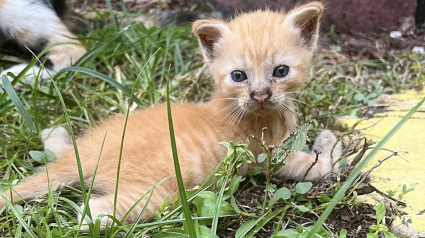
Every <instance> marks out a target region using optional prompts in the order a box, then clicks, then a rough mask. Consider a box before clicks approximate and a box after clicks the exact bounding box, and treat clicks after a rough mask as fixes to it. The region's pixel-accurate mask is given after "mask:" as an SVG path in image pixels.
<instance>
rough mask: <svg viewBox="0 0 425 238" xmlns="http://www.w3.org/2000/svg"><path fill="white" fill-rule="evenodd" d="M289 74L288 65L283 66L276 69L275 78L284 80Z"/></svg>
mask: <svg viewBox="0 0 425 238" xmlns="http://www.w3.org/2000/svg"><path fill="white" fill-rule="evenodd" d="M288 73H289V67H288V66H287V65H281V66H278V67H276V68H275V69H274V71H273V76H274V77H278V78H283V77H285V76H286V75H288Z"/></svg>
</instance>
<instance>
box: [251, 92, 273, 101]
mask: <svg viewBox="0 0 425 238" xmlns="http://www.w3.org/2000/svg"><path fill="white" fill-rule="evenodd" d="M250 96H251V98H252V99H254V100H255V101H257V102H258V103H260V104H263V103H264V102H265V101H266V100H267V99H269V98H270V97H271V96H272V93H271V92H270V90H264V91H262V92H252V93H251V95H250Z"/></svg>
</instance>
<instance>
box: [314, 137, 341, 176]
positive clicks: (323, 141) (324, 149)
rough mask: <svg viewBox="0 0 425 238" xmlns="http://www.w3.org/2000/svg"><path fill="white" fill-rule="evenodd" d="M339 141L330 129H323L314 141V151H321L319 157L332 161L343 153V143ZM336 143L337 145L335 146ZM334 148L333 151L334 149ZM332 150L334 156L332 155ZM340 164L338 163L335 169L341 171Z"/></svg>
mask: <svg viewBox="0 0 425 238" xmlns="http://www.w3.org/2000/svg"><path fill="white" fill-rule="evenodd" d="M335 143H337V138H336V136H335V135H334V134H333V133H332V132H331V131H329V130H324V131H322V132H321V133H320V134H319V136H318V137H317V138H316V141H315V142H314V146H313V151H317V152H319V153H320V155H319V158H320V159H322V160H330V162H332V163H333V162H335V161H337V160H338V159H339V158H340V157H341V155H342V144H341V142H338V143H337V144H336V145H335ZM334 145H335V147H334ZM332 148H333V151H332ZM331 152H332V156H331ZM338 167H339V166H338V165H336V166H335V167H334V169H333V171H339V168H338Z"/></svg>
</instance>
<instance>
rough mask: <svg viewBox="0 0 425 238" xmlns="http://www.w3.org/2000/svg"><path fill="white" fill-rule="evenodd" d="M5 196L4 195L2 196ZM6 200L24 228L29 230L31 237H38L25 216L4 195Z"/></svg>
mask: <svg viewBox="0 0 425 238" xmlns="http://www.w3.org/2000/svg"><path fill="white" fill-rule="evenodd" d="M2 197H3V196H2ZM3 199H4V201H5V202H6V204H7V206H8V207H9V208H10V210H11V211H12V213H13V214H14V215H15V218H16V219H18V221H19V223H20V224H21V225H22V226H23V228H24V229H25V230H26V231H27V232H28V235H29V236H30V237H34V238H37V235H36V234H35V233H34V232H33V231H32V230H31V228H30V227H29V226H28V224H27V223H26V222H25V220H24V218H22V216H21V215H20V214H19V212H18V211H17V210H16V209H15V207H14V206H13V204H12V203H10V202H9V201H8V200H7V199H6V198H5V197H3Z"/></svg>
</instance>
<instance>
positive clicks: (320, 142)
mask: <svg viewBox="0 0 425 238" xmlns="http://www.w3.org/2000/svg"><path fill="white" fill-rule="evenodd" d="M336 142H337V138H336V137H335V135H334V134H333V133H332V132H330V131H328V130H324V131H322V132H321V133H320V134H319V136H318V137H317V138H316V141H315V143H314V146H313V152H311V153H305V152H297V153H293V154H290V155H289V156H288V158H286V160H285V165H284V166H283V167H282V169H281V170H279V171H278V172H277V173H276V174H275V175H276V176H278V177H284V178H287V179H294V180H303V179H304V180H307V181H314V180H317V179H320V178H321V177H323V176H325V175H326V174H328V173H330V172H337V171H339V169H338V168H336V167H338V165H336V166H335V168H332V164H333V162H335V161H337V160H338V159H339V158H340V157H341V154H342V145H341V143H340V142H338V143H337V144H336V145H335V143H336ZM334 145H335V147H334ZM332 148H333V151H332ZM314 151H317V152H318V153H319V154H318V155H317V156H318V160H317V163H316V164H315V165H314V166H313V167H311V166H312V164H313V163H315V160H316V153H315V152H314ZM331 151H332V156H331ZM310 167H311V169H310ZM309 169H310V171H309V172H308V174H307V176H305V174H306V172H307V171H308V170H309ZM304 176H305V178H304Z"/></svg>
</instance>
